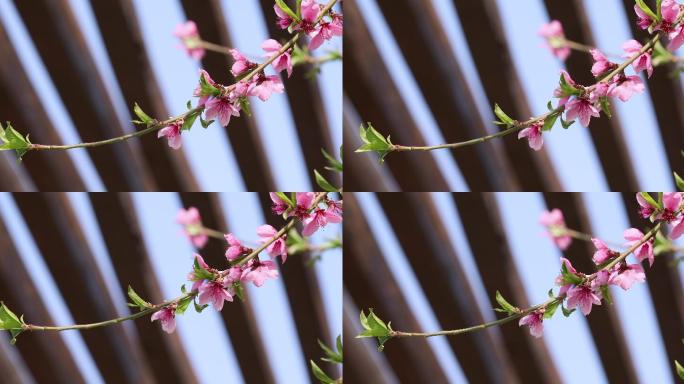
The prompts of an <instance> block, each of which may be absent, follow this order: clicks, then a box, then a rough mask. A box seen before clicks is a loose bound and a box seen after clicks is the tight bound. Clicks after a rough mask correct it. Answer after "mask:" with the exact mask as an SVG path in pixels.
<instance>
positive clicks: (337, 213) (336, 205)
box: [325, 200, 342, 224]
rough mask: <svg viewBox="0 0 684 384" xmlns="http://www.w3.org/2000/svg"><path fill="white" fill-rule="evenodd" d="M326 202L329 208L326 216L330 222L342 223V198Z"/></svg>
mask: <svg viewBox="0 0 684 384" xmlns="http://www.w3.org/2000/svg"><path fill="white" fill-rule="evenodd" d="M326 204H327V205H328V208H326V209H325V218H326V220H327V221H328V222H329V223H333V224H336V223H341V222H342V200H340V201H335V200H327V201H326Z"/></svg>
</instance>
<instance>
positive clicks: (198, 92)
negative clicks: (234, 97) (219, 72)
mask: <svg viewBox="0 0 684 384" xmlns="http://www.w3.org/2000/svg"><path fill="white" fill-rule="evenodd" d="M199 73H200V78H202V77H203V78H204V80H205V81H206V82H207V84H209V85H212V86H214V87H215V86H216V82H215V81H214V79H212V78H211V76H209V73H208V72H207V71H205V70H204V69H200V70H199ZM192 95H193V96H195V97H199V100H198V101H197V106H198V107H201V106H203V105H204V104H206V102H207V100H209V99H210V98H211V96H209V95H202V87H201V86H200V85H199V84H198V85H197V87H196V88H195V90H194V91H193V93H192Z"/></svg>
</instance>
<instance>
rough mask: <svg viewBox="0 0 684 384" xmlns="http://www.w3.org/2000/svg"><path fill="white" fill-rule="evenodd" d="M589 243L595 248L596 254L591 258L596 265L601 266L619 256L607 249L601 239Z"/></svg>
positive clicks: (593, 239)
mask: <svg viewBox="0 0 684 384" xmlns="http://www.w3.org/2000/svg"><path fill="white" fill-rule="evenodd" d="M591 242H592V243H594V247H596V252H594V256H593V260H594V263H595V264H596V265H599V264H603V263H605V262H606V261H608V260H610V259H612V258H614V257H616V256H617V255H619V253H618V252H615V251H613V250H612V249H610V248H608V245H606V243H604V242H603V241H602V240H601V239H596V238H592V239H591Z"/></svg>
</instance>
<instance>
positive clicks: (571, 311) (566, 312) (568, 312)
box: [561, 305, 575, 317]
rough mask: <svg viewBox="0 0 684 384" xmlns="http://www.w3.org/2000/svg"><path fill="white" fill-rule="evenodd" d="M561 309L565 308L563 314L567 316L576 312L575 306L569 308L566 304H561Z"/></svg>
mask: <svg viewBox="0 0 684 384" xmlns="http://www.w3.org/2000/svg"><path fill="white" fill-rule="evenodd" d="M561 309H562V310H563V316H565V317H570V315H572V313H573V312H575V308H573V309H567V308H565V306H564V305H561Z"/></svg>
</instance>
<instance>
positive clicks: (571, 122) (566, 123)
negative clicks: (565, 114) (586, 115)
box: [560, 117, 575, 129]
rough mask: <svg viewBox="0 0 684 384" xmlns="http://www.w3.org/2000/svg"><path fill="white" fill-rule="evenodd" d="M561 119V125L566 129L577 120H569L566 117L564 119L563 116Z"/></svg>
mask: <svg viewBox="0 0 684 384" xmlns="http://www.w3.org/2000/svg"><path fill="white" fill-rule="evenodd" d="M560 121H561V125H562V126H563V128H564V129H568V128H570V126H571V125H573V124H575V120H573V121H570V122H568V121H565V119H563V118H562V117H561V119H560Z"/></svg>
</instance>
